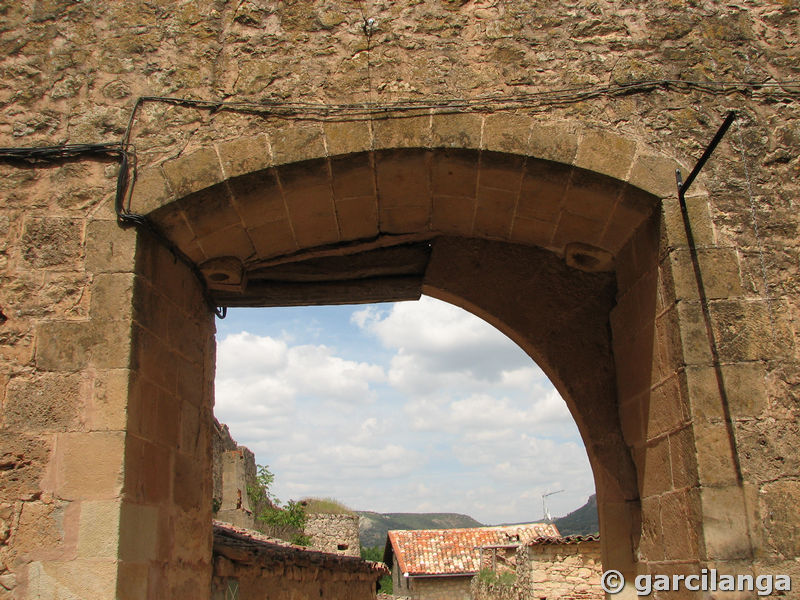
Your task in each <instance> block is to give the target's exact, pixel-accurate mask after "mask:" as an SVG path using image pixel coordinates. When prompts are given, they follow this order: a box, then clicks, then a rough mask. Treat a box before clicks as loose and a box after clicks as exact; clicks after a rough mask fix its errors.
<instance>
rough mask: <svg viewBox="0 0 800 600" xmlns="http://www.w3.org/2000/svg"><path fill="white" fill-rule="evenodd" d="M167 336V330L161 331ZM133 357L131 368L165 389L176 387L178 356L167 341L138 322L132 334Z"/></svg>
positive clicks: (161, 333)
mask: <svg viewBox="0 0 800 600" xmlns="http://www.w3.org/2000/svg"><path fill="white" fill-rule="evenodd" d="M158 333H159V334H160V335H162V336H164V338H166V336H167V332H166V331H160V332H158ZM132 347H133V351H134V353H133V357H132V360H131V368H132V369H135V370H137V371H138V372H139V374H140V375H142V376H144V377H146V378H148V379H150V380H151V381H153V382H154V383H155V384H157V385H159V386H161V387H162V388H163V389H164V390H174V389H175V377H176V376H175V365H176V361H177V358H176V356H175V352H173V351H172V350H171V349H170V347H169V345H168V344H167V342H166V339H161V338H159V337H157V336H156V334H154V333H153V332H150V331H148V330H146V329H144V328H142V327H139V325H138V324H135V325H134V326H133V335H132Z"/></svg>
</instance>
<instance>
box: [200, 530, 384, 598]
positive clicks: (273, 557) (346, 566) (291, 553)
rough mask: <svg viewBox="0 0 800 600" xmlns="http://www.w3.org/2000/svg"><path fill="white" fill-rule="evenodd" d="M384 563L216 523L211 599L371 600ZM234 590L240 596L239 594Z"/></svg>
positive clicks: (382, 573)
mask: <svg viewBox="0 0 800 600" xmlns="http://www.w3.org/2000/svg"><path fill="white" fill-rule="evenodd" d="M385 574H388V569H386V567H385V566H383V565H381V564H380V563H372V562H369V561H365V560H361V559H360V558H356V557H349V556H348V557H345V556H341V555H338V554H331V553H325V552H320V551H316V550H309V549H304V548H300V547H298V546H291V545H289V544H286V543H282V542H280V541H278V540H274V539H270V538H266V537H264V536H259V535H258V534H256V533H253V532H247V531H245V530H241V529H238V528H234V527H230V526H227V525H224V524H221V523H217V524H216V525H215V528H214V575H213V579H212V591H211V598H212V600H229V599H230V598H236V600H261V599H263V598H264V597H265V596H264V594H265V591H267V590H268V597H269V598H270V600H312V599H313V600H317V599H319V598H331V599H333V600H371V599H373V598H375V594H376V588H377V582H378V579H380V577H382V576H383V575H385ZM234 592H235V595H234Z"/></svg>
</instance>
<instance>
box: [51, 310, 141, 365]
mask: <svg viewBox="0 0 800 600" xmlns="http://www.w3.org/2000/svg"><path fill="white" fill-rule="evenodd" d="M130 331H131V325H130V323H129V322H126V321H99V320H95V321H88V322H87V321H51V322H45V323H41V324H40V325H39V326H38V327H37V329H36V365H37V367H38V368H40V369H42V370H45V371H77V370H79V369H83V368H86V367H87V366H94V367H97V368H101V369H102V368H107V369H115V368H127V367H128V365H129V364H130V349H131V348H130Z"/></svg>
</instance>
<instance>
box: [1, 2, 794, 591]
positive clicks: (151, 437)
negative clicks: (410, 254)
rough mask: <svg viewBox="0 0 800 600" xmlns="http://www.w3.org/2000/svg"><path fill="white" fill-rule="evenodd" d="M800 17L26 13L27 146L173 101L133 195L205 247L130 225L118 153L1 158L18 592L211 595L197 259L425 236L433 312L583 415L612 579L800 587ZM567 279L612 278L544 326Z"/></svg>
mask: <svg viewBox="0 0 800 600" xmlns="http://www.w3.org/2000/svg"><path fill="white" fill-rule="evenodd" d="M362 11H363V13H362ZM797 16H798V8H797V6H796V3H792V2H761V1H758V0H746V1H745V2H741V3H737V4H735V5H734V4H731V3H727V4H726V3H721V2H717V1H709V2H702V3H694V4H686V5H681V6H680V10H675V7H674V6H673V5H672V4H669V3H664V2H659V1H657V0H646V1H644V2H639V3H627V4H620V3H611V2H603V1H601V2H597V1H589V0H586V1H578V2H569V1H566V0H564V1H561V0H556V1H553V2H548V3H536V2H534V3H532V2H530V1H528V0H509V1H507V2H502V3H498V2H483V1H482V0H470V1H446V0H423V1H420V2H414V3H409V2H401V1H391V0H389V1H386V2H383V1H381V2H377V1H373V0H367V1H366V2H364V3H362V4H360V5H358V6H356V5H354V4H353V3H352V2H348V1H345V0H327V1H322V0H320V1H316V2H277V1H272V0H255V1H252V2H243V3H242V2H226V1H224V0H216V1H214V2H210V3H205V4H203V5H202V6H198V5H197V4H196V3H184V2H178V1H177V0H176V1H170V0H166V1H165V2H160V3H150V2H138V1H133V2H128V1H125V2H123V1H110V2H102V3H101V2H68V1H65V0H41V1H39V0H37V1H35V2H17V3H6V5H4V6H3V8H2V9H1V10H0V49H2V51H3V52H2V53H0V146H3V147H28V146H50V145H54V144H62V143H67V142H69V143H94V142H115V143H116V142H120V141H121V140H122V137H123V135H124V133H125V131H126V127H127V125H128V122H129V120H130V118H131V115H132V112H133V109H134V107H135V106H136V107H138V109H137V111H136V115H135V118H134V119H133V120H132V128H131V131H130V138H128V139H129V141H130V142H131V143H132V144H133V146H135V148H136V152H137V157H138V161H137V172H138V175H139V176H138V178H137V182H136V185H135V187H134V189H133V197H132V198H131V203H132V204H131V205H132V207H133V208H134V209H135V210H136V211H139V212H142V213H145V214H148V215H150V217H149V218H150V220H151V221H152V222H153V223H155V224H157V225H158V227H160V228H162V229H163V231H166V232H167V233H168V234H169V238H170V240H171V243H173V244H175V245H176V246H178V247H179V248H180V249H181V252H171V251H169V250H166V249H165V248H164V247H163V246H162V245H161V244H160V243H159V242H157V241H156V239H157V238H156V237H154V236H153V235H151V234H150V233H148V232H147V230H146V229H134V228H131V227H124V228H121V227H119V225H118V223H117V220H116V215H115V211H114V198H115V186H116V181H117V180H116V176H117V172H118V157H116V156H114V155H102V154H97V153H96V152H92V153H91V154H80V155H76V156H72V157H64V158H61V159H59V160H57V161H55V162H49V163H41V162H40V163H34V162H31V161H20V160H10V161H9V160H4V162H3V164H2V165H0V198H2V202H0V402H2V414H0V427H1V429H0V444H2V446H1V447H0V457H2V459H1V460H2V463H1V464H2V466H3V468H2V469H0V519H2V521H3V522H2V524H0V585H2V586H3V588H5V590H6V591H8V590H11V589H13V592H9V593H13V594H15V595H16V596H18V597H20V598H34V597H37V596H42V595H46V594H51V595H54V594H55V595H57V594H61V595H72V596H76V597H91V598H114V597H115V596H116V595H117V590H121V592H120V593H123V592H122V591H123V590H124V593H125V594H128V595H129V596H131V597H137V598H147V597H150V598H153V597H157V595H158V594H161V595H167V596H169V597H170V598H174V599H179V598H193V599H194V598H198V597H202V595H203V592H198V589H200V588H202V589H207V588H208V586H202V585H201V586H198V577H201V578H204V579H203V580H204V581H206V582H207V581H208V578H209V577H210V575H209V574H210V562H209V561H210V558H211V532H210V525H209V524H208V523H209V518H210V512H211V500H210V499H211V464H210V462H211V461H210V455H211V450H210V437H211V436H210V422H211V407H212V405H213V373H214V338H213V331H214V323H213V317H212V313H211V311H210V309H209V302H208V289H207V281H205V280H204V279H203V278H201V277H198V274H197V270H196V268H197V266H198V265H200V264H205V263H206V262H207V261H209V260H212V261H213V260H215V259H218V258H220V257H239V260H240V261H244V262H247V261H250V260H252V261H255V262H258V261H270V260H278V259H280V260H292V259H293V257H296V256H297V254H298V253H303V252H310V251H312V250H314V249H318V248H322V247H324V248H325V249H326V251H332V250H331V248H332V247H335V248H336V249H337V251H338V250H339V249H341V248H343V247H345V246H347V245H348V244H352V243H356V242H358V243H367V242H370V243H378V242H380V243H388V241H387V240H389V241H391V240H396V239H397V236H403V235H408V236H416V237H415V238H414V239H417V240H420V239H421V240H424V241H428V240H432V245H433V247H434V261H435V263H436V264H435V265H434V264H433V263H432V267H433V266H435V267H436V271H435V272H432V271H430V270H429V272H428V273H427V274H426V286H427V287H426V288H425V290H426V293H431V294H437V295H438V296H439V297H442V298H444V299H447V300H449V301H451V302H454V303H457V304H460V305H462V306H465V307H466V308H468V309H470V310H472V311H473V312H476V313H477V314H479V315H481V316H482V317H483V318H485V319H487V320H489V321H490V322H492V323H494V324H495V325H497V326H498V327H500V328H501V329H502V330H503V331H505V332H507V333H508V334H509V335H510V336H511V337H512V338H513V339H514V340H516V341H517V342H518V343H520V345H521V346H522V347H523V348H524V349H525V350H526V352H528V353H529V354H530V355H531V356H532V357H534V358H535V359H536V360H537V361H538V362H540V364H541V365H542V367H543V368H544V369H545V371H546V372H547V374H548V376H551V378H552V379H553V381H554V383H555V384H556V386H557V387H558V388H559V391H560V392H561V393H562V395H563V396H564V397H565V399H566V400H567V403H568V405H569V406H570V409H571V411H572V412H573V415H574V416H575V418H576V422H578V425H579V428H580V430H581V433H582V435H583V436H584V441H585V443H586V447H587V453H588V455H589V459H590V461H591V462H592V467H593V470H594V473H595V480H596V482H597V492H598V510H599V514H600V525H601V531H602V532H603V544H604V545H605V547H604V550H603V555H604V560H605V561H606V562H607V563H608V565H609V566H612V567H616V566H619V567H620V568H621V569H622V570H623V571H625V574H626V576H630V575H631V574H633V573H635V572H638V571H641V572H664V573H666V574H669V573H672V572H675V573H687V572H697V571H698V570H699V569H700V568H701V567H702V566H703V565H709V564H714V565H715V566H716V567H717V568H724V569H728V570H731V571H734V570H744V571H750V572H752V571H754V570H755V571H756V572H771V573H778V572H787V573H791V574H794V575H795V577H800V569H799V568H798V564H797V562H796V561H795V560H794V558H795V557H796V556H797V555H798V553H800V539H799V538H798V535H797V532H798V531H800V527H798V515H797V511H796V505H797V499H798V497H799V496H800V485H798V480H800V459H799V458H798V453H797V450H796V449H797V448H798V446H800V443H798V442H800V429H799V428H798V421H799V419H798V410H799V409H798V406H797V402H796V396H797V394H796V392H795V388H796V386H797V382H798V381H799V380H800V360H798V346H797V344H798V339H797V335H798V334H797V331H798V328H797V320H798V315H800V294H798V284H797V281H798V277H797V269H798V268H797V264H798V256H800V246H798V239H800V238H799V236H798V213H797V210H796V206H795V204H796V198H797V197H798V194H800V189H799V187H798V186H800V176H798V174H799V173H800V163H799V162H798V161H799V160H800V158H798V154H799V153H798V152H797V148H798V145H799V144H800V141H799V140H800V132H798V126H797V124H798V123H800V118H798V115H799V111H800V108H798V101H797V97H798V96H797V89H796V87H795V86H793V85H782V86H781V85H772V84H773V83H775V82H776V81H790V80H797V79H798V77H799V76H800V73H799V72H798V71H799V70H800V67H799V66H798V65H800V61H799V60H798V47H800V46H799V45H798V35H799V34H798V28H797V27H796V21H797ZM364 17H369V18H374V19H375V22H374V23H373V24H371V25H370V24H369V23H366V22H365V21H364ZM692 81H695V82H700V83H691V82H692ZM703 82H706V83H703ZM742 82H744V83H742ZM566 89H570V90H577V91H575V92H574V93H573V92H566V91H564V90H566ZM543 92H545V93H544V94H543ZM139 96H164V97H166V96H169V97H184V98H196V99H205V100H208V101H210V104H205V105H200V106H198V105H191V106H190V105H187V104H185V103H183V104H181V103H175V102H171V101H168V100H148V101H144V102H143V103H137V98H138V97H139ZM487 97H492V98H493V99H492V100H486V98H487ZM225 98H229V99H231V100H233V101H237V102H238V101H262V100H269V101H270V104H269V105H268V106H267V107H266V109H264V107H261V109H259V110H258V111H256V112H259V114H253V110H252V107H250V110H248V111H241V112H239V111H236V110H234V108H233V107H227V108H225V109H224V110H218V109H220V108H222V107H221V106H220V104H219V103H218V102H219V101H220V100H221V99H225ZM364 102H373V103H375V106H376V107H377V110H376V111H370V110H364V109H363V107H362V103H364ZM395 102H402V103H403V105H402V106H401V107H400V108H397V105H395V104H392V103H395ZM309 103H312V104H313V103H319V105H320V106H318V107H317V108H316V109H314V108H313V107H312V108H309ZM278 105H280V106H278ZM335 105H336V106H335ZM392 106H394V108H392ZM412 109H413V110H412ZM729 109H735V110H737V111H739V118H738V119H737V121H736V123H735V124H734V126H733V128H732V129H731V131H729V133H728V135H727V136H726V138H725V139H724V140H723V142H722V144H721V145H720V146H719V147H718V148H717V150H716V152H715V154H714V156H713V157H712V160H711V161H710V162H709V163H708V164H707V165H706V167H705V169H704V171H703V174H702V176H701V178H700V179H699V180H698V181H697V182H696V183H695V185H694V186H693V187H692V189H691V194H690V196H689V197H688V198H687V214H688V215H689V222H690V224H691V227H692V230H693V237H694V241H695V244H694V249H693V248H691V247H690V244H689V243H688V239H687V237H686V233H685V231H684V228H683V223H682V212H681V207H680V205H679V203H678V200H677V198H676V192H675V185H674V179H673V177H674V169H675V167H676V166H680V168H681V169H682V170H683V172H684V175H685V174H686V173H687V172H688V170H689V168H691V166H692V165H693V164H694V161H695V160H696V158H697V157H698V156H699V155H700V154H701V152H702V150H703V148H704V147H705V145H706V144H707V142H708V140H709V139H710V138H711V136H712V135H713V133H714V131H715V130H716V128H717V126H718V124H719V123H720V122H721V120H722V116H723V114H724V113H725V112H726V111H727V110H729ZM312 112H313V114H311V113H312ZM320 120H322V121H324V122H322V123H321V122H320ZM133 146H129V147H128V149H129V150H132V149H133ZM345 155H346V156H345ZM131 159H132V156H131ZM132 162H133V161H131V163H132ZM421 173H424V176H420V174H421ZM403 181H404V182H405V184H404V185H398V182H403ZM411 184H413V185H411ZM633 190H639V192H635V191H633ZM641 190H644V191H645V192H647V193H646V194H644V192H641ZM647 217H649V218H647ZM642 219H645V220H644V221H642ZM445 235H449V236H453V237H455V238H458V239H457V240H455V241H453V240H450V241H443V240H442V236H445ZM433 238H438V239H436V240H433ZM467 238H473V239H467ZM474 238H480V239H479V240H475V239H474ZM577 238H580V239H577ZM365 240H366V242H365ZM375 240H378V242H375ZM465 240H466V241H465ZM575 243H580V244H588V245H590V246H592V247H594V248H600V249H601V250H605V252H606V254H605V255H603V256H605V258H606V259H609V260H610V257H609V256H608V255H609V254H612V255H613V258H614V261H613V270H612V271H609V272H607V273H605V275H603V276H601V275H597V274H595V275H596V278H595V280H594V283H595V284H596V285H595V286H594V287H592V288H591V289H592V290H601V291H602V292H603V293H602V294H586V293H585V292H586V289H587V288H585V287H581V285H583V284H584V283H586V280H587V279H591V278H590V277H588V275H589V274H585V273H582V272H581V271H576V270H575V269H574V268H573V267H574V266H576V264H577V263H576V262H575V261H574V255H571V254H569V253H568V251H567V247H568V246H570V245H571V244H573V246H572V248H573V249H574V248H575V246H574V244H575ZM479 246H480V247H479ZM539 248H544V250H541V251H539ZM487 249H491V252H489V251H488V250H487ZM437 257H438V258H437ZM186 258H188V259H189V260H188V263H190V264H187V262H185V260H184V259H186ZM489 258H492V261H489ZM590 258H591V257H590ZM540 259H541V260H540ZM567 260H569V261H571V263H570V264H571V266H569V267H568V266H567V265H566V262H565V261H567ZM489 262H491V268H489V267H488V266H487V265H488V264H489ZM248 264H249V263H248ZM537 265H546V268H545V267H542V268H541V269H539V270H538V271H536V272H533V270H534V269H535V268H538V267H537ZM606 266H609V264H608V261H606ZM525 269H528V270H527V271H525ZM559 269H561V271H559ZM696 269H697V270H698V271H699V272H700V274H701V276H702V279H703V281H704V282H705V284H704V294H703V297H702V298H701V295H700V293H699V291H698V286H697V282H696V279H695V277H694V274H695V270H696ZM548 273H549V274H559V273H560V275H558V276H559V277H561V276H563V281H565V282H575V281H577V280H576V278H577V277H582V276H584V275H586V277H584V281H583V282H582V283H581V285H577V284H576V285H575V286H573V287H570V286H569V285H566V284H565V285H564V286H560V287H558V288H557V289H558V290H559V291H560V292H559V294H556V295H554V296H553V297H552V298H550V303H549V304H546V306H544V305H543V304H542V303H545V300H546V299H541V298H540V295H541V292H542V290H549V289H552V288H551V287H549V286H548V285H546V284H547V283H550V282H551V281H552V278H549V276H548V277H546V275H548ZM553 277H556V275H553ZM537 278H539V279H537ZM530 281H538V282H540V283H541V284H543V285H539V286H535V289H533V288H531V289H529V290H528V292H525V293H523V292H522V291H520V290H521V289H522V287H521V286H523V285H524V284H525V282H530ZM445 284H446V285H445ZM587 285H588V284H587ZM412 287H413V286H412ZM419 289H420V288H419V286H418V285H417V286H416V287H413V289H412V290H411V291H409V290H406V291H405V296H404V297H409V296H410V295H413V294H412V292H413V293H418V292H419ZM493 295H494V296H498V297H493ZM499 296H502V297H499ZM303 298H304V301H306V302H308V301H310V300H309V296H307V295H306V296H303ZM315 298H316V300H317V301H328V302H332V301H335V300H338V296H336V295H335V294H334V293H333V292H331V291H328V292H325V293H320V294H319V295H318V296H315ZM571 298H582V299H583V298H591V299H592V301H593V302H594V304H593V305H592V306H591V309H587V313H586V314H583V313H581V315H580V316H581V317H582V318H583V319H584V320H590V321H591V323H592V327H591V328H586V327H584V325H585V322H584V321H575V324H576V329H577V330H578V331H575V332H569V334H568V335H566V334H564V331H565V330H562V328H561V327H560V325H561V324H563V325H564V326H565V327H568V326H569V325H570V323H569V321H570V320H571V319H573V316H574V314H573V312H570V310H571V309H570V308H568V307H565V304H566V303H568V302H569V300H570V299H571ZM257 301H258V302H262V303H263V302H265V299H264V297H261V298H257ZM537 303H539V304H537ZM579 308H580V307H578V306H576V307H574V310H575V311H578V310H579ZM545 309H546V310H545ZM589 313H591V314H589ZM575 314H577V313H575ZM540 315H541V316H542V318H541V319H540V320H537V317H538V316H540ZM587 315H588V316H587ZM554 323H559V327H556V328H553V324H554ZM554 329H555V333H553V334H552V335H551V334H550V332H551V331H552V330H554ZM587 331H591V333H592V337H591V339H589V340H588V342H587V341H586V339H585V337H582V335H585V333H584V332H587ZM609 332H610V333H609ZM543 340H544V341H543ZM586 386H595V387H594V388H592V389H587V387H586ZM587 399H588V400H587ZM101 541H102V542H101ZM87 574H91V576H87Z"/></svg>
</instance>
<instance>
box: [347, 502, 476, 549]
mask: <svg viewBox="0 0 800 600" xmlns="http://www.w3.org/2000/svg"><path fill="white" fill-rule="evenodd" d="M358 516H359V517H360V519H359V535H360V537H361V545H362V546H367V547H373V546H383V545H384V544H385V543H386V534H387V533H388V532H389V530H391V529H458V528H462V527H483V524H482V523H479V522H478V521H476V520H475V519H473V518H472V517H470V516H468V515H460V514H458V513H376V512H370V511H358Z"/></svg>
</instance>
